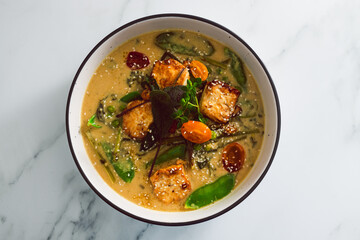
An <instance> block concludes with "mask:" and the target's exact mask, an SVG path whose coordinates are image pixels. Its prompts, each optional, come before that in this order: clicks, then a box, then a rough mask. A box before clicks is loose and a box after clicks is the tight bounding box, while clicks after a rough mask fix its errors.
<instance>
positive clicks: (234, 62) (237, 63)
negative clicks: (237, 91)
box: [224, 48, 246, 91]
mask: <svg viewBox="0 0 360 240" xmlns="http://www.w3.org/2000/svg"><path fill="white" fill-rule="evenodd" d="M224 52H225V55H227V56H228V57H230V58H231V63H230V71H231V73H232V75H233V76H234V78H235V79H236V81H237V82H238V84H239V85H240V87H241V89H242V90H243V91H246V76H245V74H244V67H243V64H242V61H241V59H240V58H239V57H238V56H237V55H236V54H235V53H234V52H233V51H231V50H230V49H229V48H224Z"/></svg>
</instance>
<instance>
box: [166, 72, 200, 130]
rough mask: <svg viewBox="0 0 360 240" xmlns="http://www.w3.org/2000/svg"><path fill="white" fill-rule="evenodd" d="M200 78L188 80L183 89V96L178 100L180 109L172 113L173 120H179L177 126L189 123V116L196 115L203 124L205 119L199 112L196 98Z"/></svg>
mask: <svg viewBox="0 0 360 240" xmlns="http://www.w3.org/2000/svg"><path fill="white" fill-rule="evenodd" d="M201 83H202V81H201V78H195V79H193V80H192V81H191V80H190V79H189V80H188V81H187V85H186V86H185V87H184V95H183V97H182V98H181V100H180V107H179V108H178V109H177V110H176V111H175V112H174V114H173V118H174V119H177V120H179V123H178V125H179V126H181V125H182V124H183V123H185V122H187V121H189V115H190V114H191V113H196V114H197V118H198V120H199V121H200V122H202V123H205V122H206V119H205V118H204V116H203V115H202V114H201V112H200V107H199V101H198V99H197V96H196V88H197V87H199V86H200V85H201Z"/></svg>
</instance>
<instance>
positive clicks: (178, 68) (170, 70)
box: [151, 58, 190, 89]
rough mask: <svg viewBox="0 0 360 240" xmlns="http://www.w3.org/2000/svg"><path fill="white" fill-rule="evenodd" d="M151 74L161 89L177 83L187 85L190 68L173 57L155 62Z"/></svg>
mask: <svg viewBox="0 0 360 240" xmlns="http://www.w3.org/2000/svg"><path fill="white" fill-rule="evenodd" d="M151 76H152V77H153V78H154V79H155V80H156V83H157V84H158V86H159V87H160V88H161V89H163V88H166V87H170V86H175V85H186V84H187V80H188V79H190V75H189V70H188V69H187V68H186V67H185V66H184V65H183V64H181V63H180V62H178V61H176V60H174V59H172V58H169V59H167V60H164V61H157V62H155V64H154V68H153V70H152V73H151Z"/></svg>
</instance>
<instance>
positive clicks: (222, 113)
mask: <svg viewBox="0 0 360 240" xmlns="http://www.w3.org/2000/svg"><path fill="white" fill-rule="evenodd" d="M239 95H240V91H239V90H237V89H236V88H233V87H231V86H229V85H228V84H226V83H224V82H221V81H219V80H214V81H212V82H208V83H207V84H206V86H205V89H204V92H203V94H202V96H201V100H200V111H201V113H202V114H204V115H205V116H207V117H208V118H210V119H211V120H213V121H215V122H219V123H227V122H229V120H230V117H231V116H232V115H233V113H234V111H235V108H236V102H237V100H238V98H239Z"/></svg>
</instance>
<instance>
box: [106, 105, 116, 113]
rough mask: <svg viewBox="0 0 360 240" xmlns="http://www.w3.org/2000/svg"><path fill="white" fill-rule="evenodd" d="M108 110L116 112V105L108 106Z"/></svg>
mask: <svg viewBox="0 0 360 240" xmlns="http://www.w3.org/2000/svg"><path fill="white" fill-rule="evenodd" d="M106 109H107V111H108V112H109V113H114V112H115V107H114V106H112V105H111V106H108V107H107V108H106Z"/></svg>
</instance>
